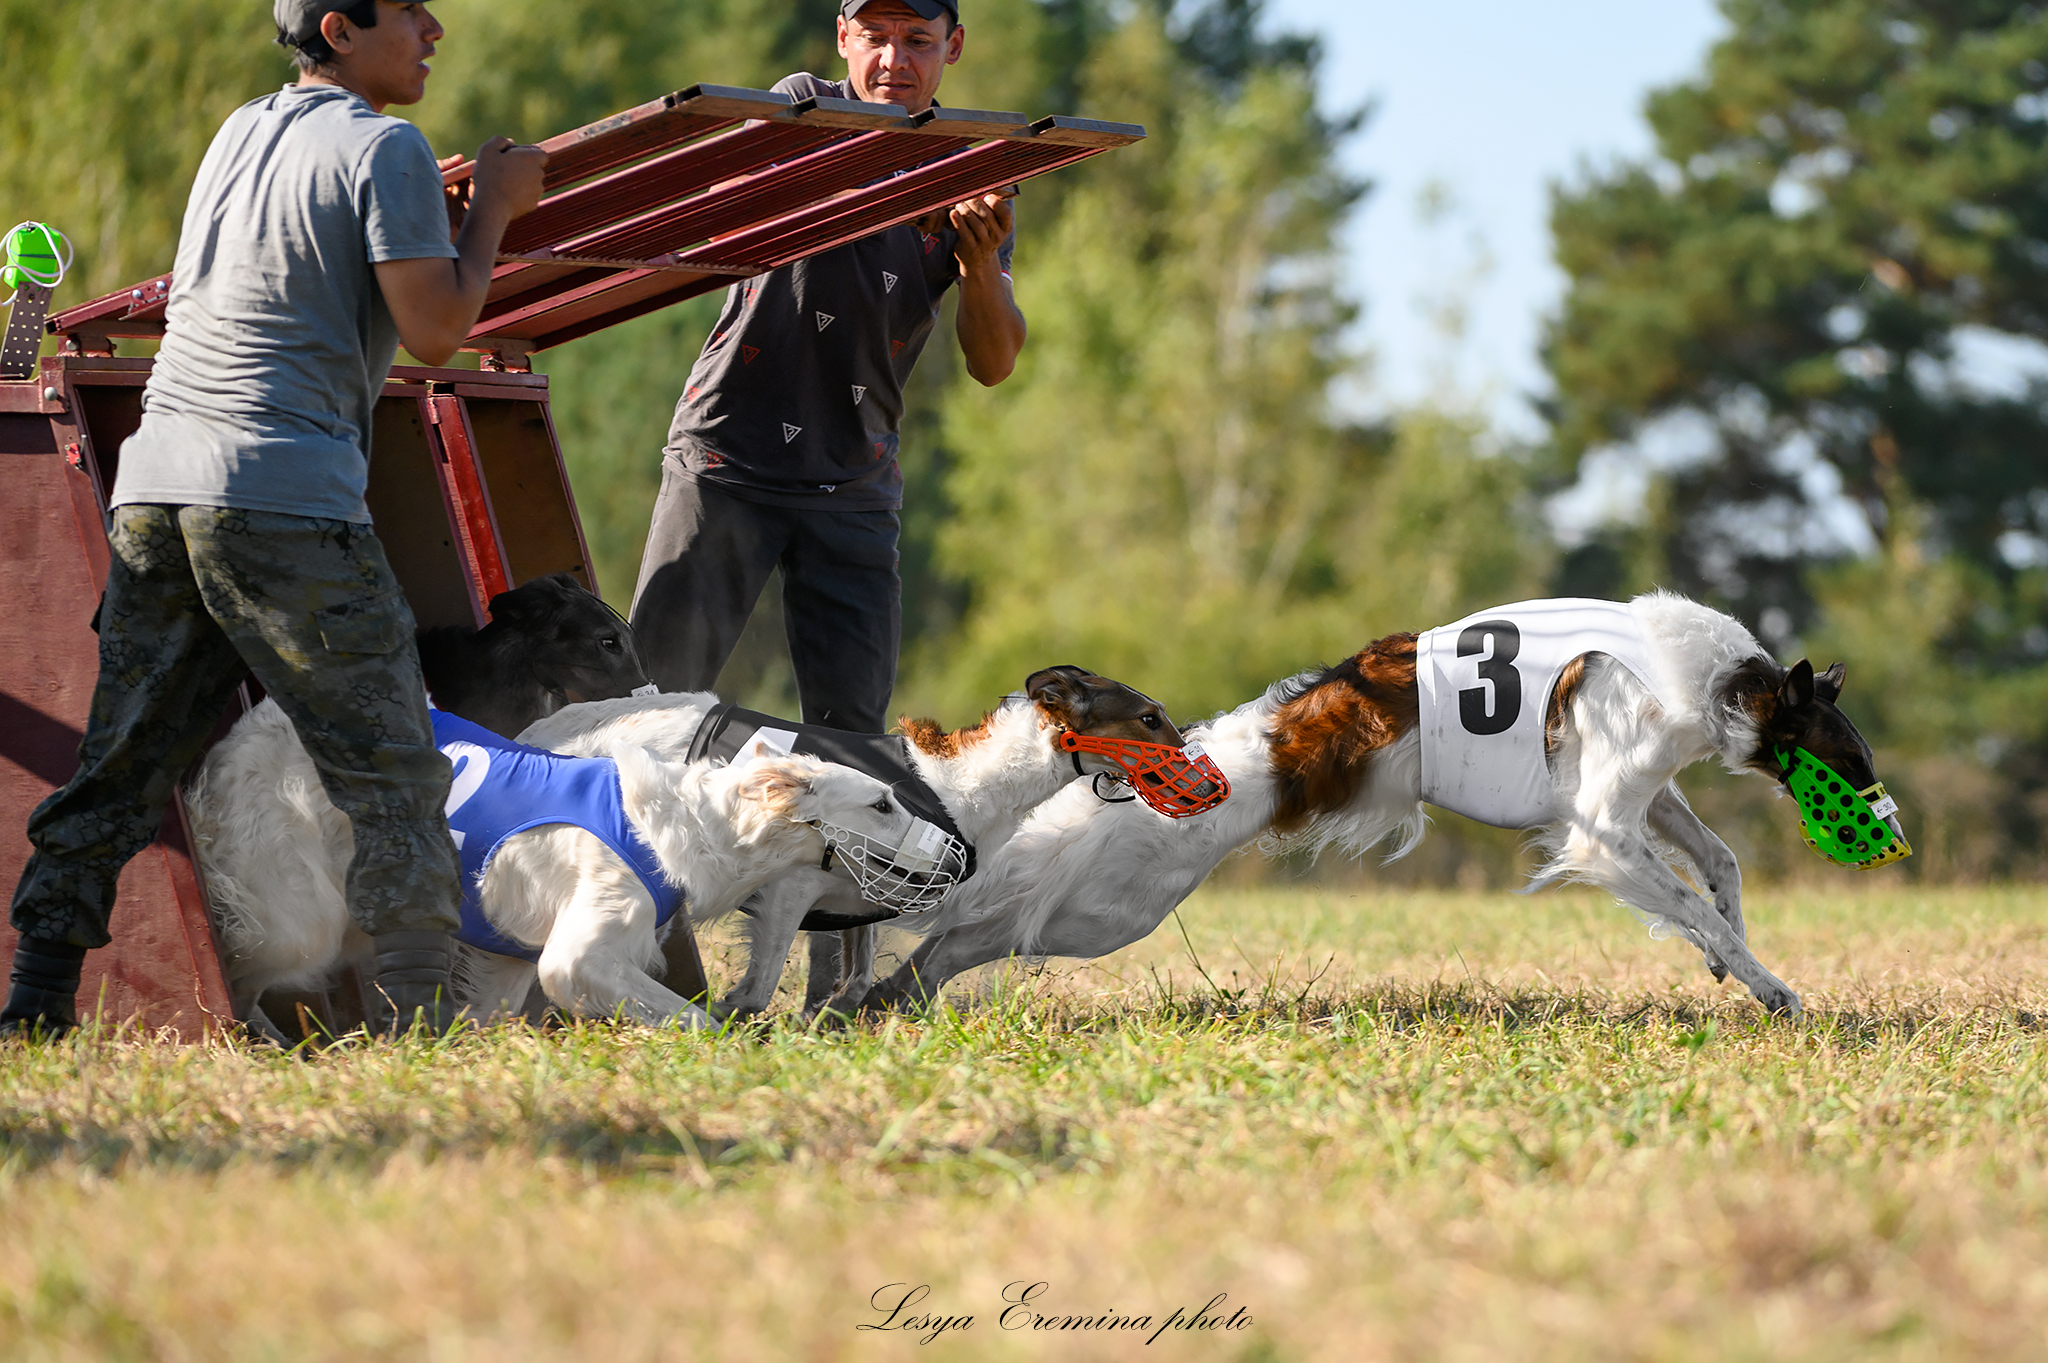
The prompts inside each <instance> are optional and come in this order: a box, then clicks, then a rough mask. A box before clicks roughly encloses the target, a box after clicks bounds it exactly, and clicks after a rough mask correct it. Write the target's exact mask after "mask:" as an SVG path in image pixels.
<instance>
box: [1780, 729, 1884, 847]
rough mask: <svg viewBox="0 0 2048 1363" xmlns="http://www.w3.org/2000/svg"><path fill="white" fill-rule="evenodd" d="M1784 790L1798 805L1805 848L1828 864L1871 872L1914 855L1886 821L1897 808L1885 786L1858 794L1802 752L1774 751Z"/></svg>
mask: <svg viewBox="0 0 2048 1363" xmlns="http://www.w3.org/2000/svg"><path fill="white" fill-rule="evenodd" d="M1777 756H1778V765H1779V766H1780V767H1781V768H1782V769H1783V770H1784V774H1785V788H1786V789H1787V790H1789V791H1791V792H1792V798H1793V800H1795V801H1796V802H1797V803H1798V805H1799V819H1800V823H1801V824H1802V826H1803V827H1802V831H1803V832H1804V834H1805V837H1806V845H1807V846H1808V847H1811V848H1812V849H1813V850H1814V851H1816V852H1818V853H1820V854H1821V855H1822V856H1824V857H1826V858H1827V859H1828V860H1829V861H1833V862H1838V863H1840V864H1841V865H1844V866H1855V867H1858V868H1859V869H1862V870H1865V871H1867V870H1870V869H1871V868H1872V867H1876V866H1888V865H1890V864H1891V863H1892V862H1895V861H1904V860H1905V859H1906V858H1907V857H1910V856H1912V855H1913V849H1912V847H1911V846H1910V845H1908V843H1907V842H1906V839H1905V838H1904V837H1903V836H1902V835H1900V834H1897V833H1894V832H1892V828H1891V825H1890V824H1888V823H1886V822H1885V820H1886V819H1887V818H1889V817H1890V816H1891V815H1893V814H1896V813H1897V812H1898V809H1899V802H1898V801H1897V800H1894V799H1893V798H1892V797H1891V796H1889V795H1887V794H1886V793H1885V789H1884V782H1882V781H1877V782H1873V783H1872V784H1871V785H1870V786H1869V787H1868V788H1867V789H1864V790H1857V789H1855V788H1853V787H1852V786H1851V785H1850V784H1849V783H1848V782H1847V781H1845V780H1843V779H1842V776H1841V774H1840V773H1839V772H1837V771H1835V769H1834V768H1832V767H1830V766H1829V765H1828V764H1827V763H1825V762H1823V761H1821V760H1820V759H1819V758H1818V757H1815V756H1814V755H1813V754H1812V753H1810V752H1808V751H1807V750H1806V749H1804V748H1794V749H1792V750H1791V751H1790V752H1789V753H1788V752H1786V751H1785V749H1783V748H1779V749H1778V750H1777Z"/></svg>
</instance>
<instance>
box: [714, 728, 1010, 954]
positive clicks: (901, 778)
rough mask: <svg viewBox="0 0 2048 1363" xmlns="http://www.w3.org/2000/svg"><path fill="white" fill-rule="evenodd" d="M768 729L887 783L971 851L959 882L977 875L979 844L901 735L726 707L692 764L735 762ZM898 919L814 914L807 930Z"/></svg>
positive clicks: (890, 912) (795, 747)
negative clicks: (921, 772)
mask: <svg viewBox="0 0 2048 1363" xmlns="http://www.w3.org/2000/svg"><path fill="white" fill-rule="evenodd" d="M763 729H773V730H778V731H780V732H782V733H793V734H795V735H796V740H795V742H794V743H792V744H791V745H790V747H789V749H788V750H789V751H790V752H795V753H802V754H803V755H804V756H806V757H815V758H817V759H818V760H819V761H821V762H837V763H839V764H840V765H841V766H843V767H852V768H853V769H854V770H855V771H858V772H864V773H866V774H867V775H869V776H872V777H874V778H875V779H876V780H878V781H884V782H887V783H888V786H889V791H890V793H891V794H892V795H894V796H895V797H896V799H897V800H898V801H899V802H901V803H902V805H903V807H904V808H905V809H907V810H909V811H910V812H911V813H912V814H914V815H916V816H917V817H918V818H920V819H926V820H929V821H930V822H932V823H935V824H937V825H938V826H939V827H940V828H943V829H945V830H946V832H948V833H950V834H952V835H953V836H954V837H956V838H958V839H959V840H960V845H961V846H962V847H964V848H966V849H967V869H966V870H965V871H963V872H961V874H960V878H961V879H962V880H966V879H967V878H969V877H970V876H972V875H973V874H974V844H973V843H971V842H969V841H968V840H967V838H966V836H965V835H964V834H962V833H961V831H960V827H959V825H957V824H955V823H954V822H953V816H952V815H951V814H949V813H947V812H946V804H945V801H943V800H941V799H940V798H939V794H938V792H937V791H935V790H933V789H932V788H931V787H930V786H928V785H926V784H925V783H924V778H923V777H921V776H919V775H918V774H917V768H916V766H914V765H913V764H912V763H911V760H910V740H909V739H907V738H904V737H903V736H901V735H900V734H850V733H847V732H845V731H844V730H842V729H828V728H825V727H824V726H823V725H819V724H799V723H797V722H796V721H795V720H789V719H781V718H778V717H777V716H775V715H764V714H761V713H760V712H758V711H755V710H742V709H741V708H740V707H739V706H737V705H721V706H719V707H718V708H717V709H715V710H713V711H712V712H711V713H710V714H708V715H706V716H704V722H703V723H702V724H700V725H698V726H697V735H696V737H694V738H692V739H691V740H690V753H689V760H690V761H692V762H694V761H696V760H697V759H698V758H700V757H715V758H718V759H720V760H721V761H726V762H730V761H731V760H732V759H733V758H734V757H737V756H738V755H739V752H740V750H741V749H742V748H744V747H746V746H747V744H748V743H750V742H752V741H753V738H754V735H755V734H757V733H759V732H760V731H761V730H763ZM777 746H778V747H779V746H780V745H779V744H778V745H777ZM897 916H898V915H897V911H896V910H894V909H884V908H875V909H874V912H873V913H872V914H869V915H862V916H858V917H856V916H854V915H852V914H837V913H825V912H821V911H813V912H811V913H810V914H808V915H806V916H805V918H804V922H803V926H804V929H805V931H807V932H824V931H832V930H836V929H839V928H855V927H860V926H862V925H863V924H867V923H879V922H882V921H883V920H884V919H889V918H895V917H897Z"/></svg>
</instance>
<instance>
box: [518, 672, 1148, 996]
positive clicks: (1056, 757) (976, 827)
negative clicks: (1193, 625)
mask: <svg viewBox="0 0 2048 1363" xmlns="http://www.w3.org/2000/svg"><path fill="white" fill-rule="evenodd" d="M717 704H718V699H717V697H715V696H713V695H711V694H709V693H708V692H698V693H694V694H683V695H664V696H649V697H644V698H635V699H629V700H615V701H606V702H602V703H593V704H588V705H572V706H569V707H567V708H565V709H563V710H561V711H560V712H558V713H556V714H554V715H551V716H549V717H548V718H546V719H543V720H541V721H540V722H539V723H537V724H535V725H533V726H532V727H530V728H528V729H527V730H526V731H525V732H523V733H522V734H520V735H519V741H520V742H522V743H525V744H528V745H530V746H532V747H537V748H546V749H548V750H549V751H551V752H559V753H564V754H568V755H572V756H606V755H610V754H611V753H613V752H615V751H616V750H618V749H620V748H621V747H638V748H644V749H646V750H648V751H650V752H653V753H656V754H659V755H662V756H667V757H681V756H683V755H685V754H686V753H687V752H688V751H689V750H690V747H691V744H692V742H693V740H694V739H695V737H696V735H697V730H698V727H699V726H700V725H701V724H702V723H703V722H704V719H705V717H706V716H707V715H708V714H709V713H710V712H711V710H712V709H713V708H714V707H716V705H717ZM901 727H902V730H903V733H904V735H905V737H907V738H908V740H909V749H910V758H911V763H912V765H913V766H914V767H915V769H916V772H917V774H918V776H919V777H920V778H921V779H922V780H923V781H924V783H925V784H926V785H927V786H929V787H930V788H931V790H932V792H933V793H934V794H936V795H937V796H938V797H939V800H940V801H941V802H942V803H943V804H944V806H945V808H946V812H947V813H948V814H949V815H950V816H951V817H952V819H953V821H954V823H955V825H956V826H957V827H958V828H959V830H960V833H961V835H962V836H963V837H964V838H965V839H966V840H967V841H968V843H970V844H971V845H972V846H974V847H975V848H976V849H977V851H978V853H979V854H980V855H981V856H982V857H984V858H985V857H987V856H988V855H989V854H990V853H991V852H992V851H993V850H994V849H995V848H997V847H998V846H1000V845H1001V844H1002V843H1003V842H1004V841H1005V840H1006V839H1008V838H1009V837H1010V835H1011V834H1012V833H1013V832H1015V831H1016V828H1017V825H1018V823H1019V822H1020V821H1021V820H1022V819H1023V817H1024V815H1025V814H1026V813H1027V812H1029V811H1030V810H1031V808H1032V807H1033V806H1035V805H1037V804H1039V803H1040V802H1041V801H1043V800H1045V799H1046V798H1047V797H1048V796H1050V795H1052V794H1053V793H1054V792H1056V791H1058V790H1059V789H1060V787H1061V786H1064V785H1066V784H1068V783H1069V782H1073V781H1074V780H1075V778H1076V776H1077V775H1086V776H1091V777H1092V776H1093V775H1095V774H1096V773H1098V772H1100V773H1103V774H1106V775H1114V774H1116V773H1117V771H1118V769H1117V768H1116V767H1115V766H1114V765H1113V764H1112V763H1111V762H1109V761H1108V760H1107V759H1104V758H1100V757H1097V756H1095V755H1094V754H1092V753H1084V754H1078V755H1069V754H1066V753H1063V752H1061V751H1060V750H1059V749H1058V747H1057V746H1056V743H1055V741H1056V739H1057V737H1058V735H1059V734H1060V733H1061V732H1062V731H1070V732H1073V733H1076V734H1082V735H1091V736H1098V737H1107V738H1127V739H1136V740H1139V741H1142V742H1149V743H1163V744H1169V745H1174V746H1178V745H1179V744H1180V742H1181V736H1180V732H1179V730H1177V729H1176V728H1175V727H1174V724H1173V721H1172V719H1171V718H1170V717H1168V715H1167V713H1166V711H1165V710H1164V709H1163V708H1162V707H1161V706H1160V705H1159V704H1158V702H1156V701H1153V700H1151V699H1150V698H1148V697H1146V696H1144V695H1141V694H1140V693H1138V692H1136V691H1134V690H1132V689H1131V688H1130V687H1128V686H1125V685H1124V684H1123V683H1121V682H1117V681H1113V680H1111V679H1110V678H1107V677H1101V676H1097V675H1095V674H1094V673H1091V672H1087V671H1085V670H1084V669H1082V668H1078V667H1071V666H1061V667H1052V668H1046V669H1044V670H1042V671H1039V672H1035V673H1033V674H1032V675H1031V676H1030V677H1029V678H1027V679H1026V680H1025V683H1024V690H1023V693H1022V694H1021V695H1017V696H1012V697H1010V698H1009V699H1007V700H1005V701H1004V702H1003V703H1002V704H1001V705H999V706H997V708H996V709H995V710H993V711H991V712H990V713H989V714H987V715H985V716H984V717H983V718H982V720H981V722H980V723H978V724H975V725H972V726H969V727H967V728H963V729H958V730H955V731H953V732H951V733H948V732H946V731H945V730H943V729H941V728H940V727H939V726H938V725H937V724H936V723H934V722H932V721H931V720H924V719H918V720H904V721H903V722H902V725H901ZM1091 798H1092V797H1091ZM965 883H966V884H968V885H971V884H973V881H972V880H969V881H967V882H965ZM953 893H955V894H957V893H959V889H957V888H956V889H955V890H954V892H953ZM732 907H733V906H732V905H730V904H728V905H726V906H724V908H723V909H719V910H717V911H718V912H723V911H725V909H730V908H732ZM745 909H746V912H747V913H748V915H749V934H748V936H749V941H748V965H747V970H746V973H745V975H744V976H743V977H742V978H741V979H740V981H739V982H738V983H737V984H736V985H734V986H733V988H732V989H731V990H730V991H729V992H728V993H727V994H726V996H725V998H724V999H723V1000H722V1001H721V1003H720V1004H719V1005H718V1011H720V1012H721V1013H742V1014H744V1013H755V1012H759V1011H761V1010H763V1009H765V1008H766V1007H767V1006H768V1003H769V1000H770V998H771V997H772V996H773V994H774V992H775V986H776V982H777V981H778V980H779V979H780V978H781V975H782V970H783V964H784V962H785V960H786V959H787V957H788V955H789V949H790V945H791V943H792V942H793V941H794V940H795V937H796V934H797V932H798V929H799V925H800V924H802V922H803V921H804V919H805V918H806V917H807V916H808V915H810V914H811V913H813V912H814V911H819V910H824V911H828V912H837V913H840V914H842V915H844V916H847V917H854V918H858V917H861V916H864V915H863V914H862V909H863V905H862V903H861V901H860V899H859V896H858V894H857V893H856V892H855V890H854V887H853V885H852V884H851V882H850V881H848V880H847V879H846V878H845V877H844V876H843V875H841V874H839V873H837V872H828V871H821V870H819V869H817V868H816V867H804V868H800V869H797V870H794V871H791V872H789V873H788V874H786V875H784V876H782V877H781V878H779V879H778V880H776V881H774V882H773V883H771V884H769V885H767V886H765V887H763V889H762V890H761V892H760V894H759V895H758V896H756V897H755V898H754V899H752V900H751V901H749V902H748V903H747V904H746V905H745ZM939 912H943V910H939ZM711 916H713V914H712V912H710V911H707V910H704V909H700V908H699V907H698V906H696V905H695V904H693V905H692V909H691V917H692V918H693V919H696V920H700V921H701V920H702V919H705V918H709V917H711ZM865 916H873V915H871V914H869V915H865ZM899 921H904V920H899ZM843 936H844V939H845V944H846V961H845V965H844V967H843V969H844V974H843V975H842V977H841V979H840V981H839V986H838V989H837V992H836V993H834V994H833V995H832V996H831V997H830V998H829V999H826V1000H822V1003H823V1006H824V1007H826V1008H828V1009H833V1010H836V1011H839V1012H851V1011H853V1010H854V1009H855V1008H856V1007H858V1005H859V1004H860V1002H861V1001H862V999H864V998H865V997H866V995H867V992H868V989H869V986H870V984H871V983H872V980H873V970H874V930H873V928H872V927H860V928H854V929H851V930H849V931H847V932H846V933H845V934H843Z"/></svg>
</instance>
